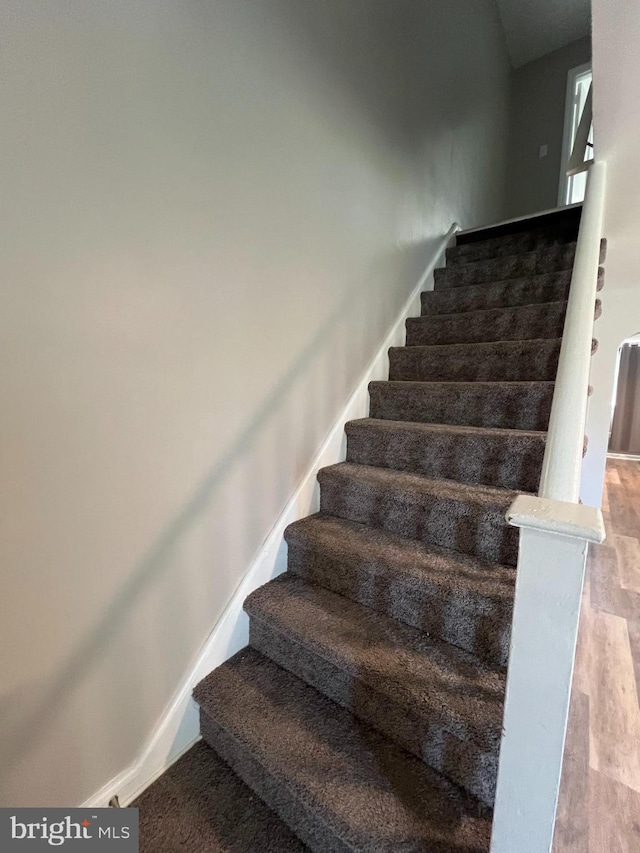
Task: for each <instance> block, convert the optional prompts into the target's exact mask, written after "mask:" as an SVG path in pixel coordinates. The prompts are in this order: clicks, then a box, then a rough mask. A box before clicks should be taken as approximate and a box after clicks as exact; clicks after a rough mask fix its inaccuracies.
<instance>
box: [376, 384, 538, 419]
mask: <svg viewBox="0 0 640 853" xmlns="http://www.w3.org/2000/svg"><path fill="white" fill-rule="evenodd" d="M553 388H554V383H553V382H383V381H375V382H371V383H369V400H370V402H369V416H370V417H372V418H380V419H383V420H392V421H402V420H405V421H419V422H422V423H439V424H451V425H454V426H478V427H498V428H502V429H524V430H546V429H547V425H548V423H549V414H550V412H551V401H552V398H553Z"/></svg>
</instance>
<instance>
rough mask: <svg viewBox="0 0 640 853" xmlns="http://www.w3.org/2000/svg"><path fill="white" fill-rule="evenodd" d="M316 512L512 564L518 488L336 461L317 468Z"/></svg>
mask: <svg viewBox="0 0 640 853" xmlns="http://www.w3.org/2000/svg"><path fill="white" fill-rule="evenodd" d="M318 480H319V482H320V511H321V512H322V513H325V514H327V515H335V516H338V517H339V518H346V519H348V520H349V521H356V522H358V523H360V524H368V525H369V526H370V527H377V528H380V529H382V530H388V531H389V532H390V533H397V534H399V535H400V536H406V537H407V538H408V539H417V540H418V541H421V542H428V543H430V544H432V545H439V546H440V547H442V548H450V549H451V550H453V551H459V552H460V553H462V554H472V555H473V556H476V557H479V558H480V559H483V560H491V561H492V562H496V563H504V564H506V565H510V566H515V564H516V561H517V557H518V530H517V528H515V527H510V526H509V525H508V524H507V522H506V520H505V513H506V512H507V509H508V508H509V507H510V506H511V504H512V503H513V501H514V500H515V499H516V497H517V496H518V494H519V492H516V491H513V490H511V489H499V488H496V487H495V486H480V485H467V484H464V483H455V482H453V481H451V480H432V479H429V478H428V477H422V476H420V475H418V474H408V473H406V472H404V471H393V470H391V469H389V468H374V467H372V466H369V465H356V464H354V463H352V462H340V463H339V464H338V465H331V466H330V467H328V468H322V469H321V470H320V471H319V472H318Z"/></svg>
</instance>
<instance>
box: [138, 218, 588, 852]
mask: <svg viewBox="0 0 640 853" xmlns="http://www.w3.org/2000/svg"><path fill="white" fill-rule="evenodd" d="M579 213H580V212H579V210H574V211H572V212H570V213H567V214H566V215H565V216H558V214H553V215H551V216H550V217H548V218H546V219H540V218H538V219H536V220H535V221H532V222H531V223H529V227H528V228H527V223H524V224H523V223H519V224H516V225H515V226H514V225H512V226H510V227H507V228H506V229H502V230H498V232H497V233H496V230H495V229H493V230H489V231H486V232H484V233H483V232H474V233H473V234H471V235H467V236H466V237H464V238H463V239H461V240H459V244H458V245H457V246H455V247H454V248H451V249H448V250H447V264H446V267H445V268H443V269H439V270H436V272H435V289H434V290H433V291H429V292H425V293H423V294H422V313H421V316H420V317H417V318H412V319H410V320H408V321H407V339H406V346H404V347H398V348H393V349H391V351H390V353H389V361H390V368H389V380H388V381H386V382H373V383H371V386H370V400H371V403H370V417H369V418H366V419H364V420H359V421H353V422H351V423H348V424H347V425H346V433H347V458H346V461H345V462H343V463H341V464H338V465H334V466H331V467H329V468H325V469H324V470H322V471H321V472H320V474H319V481H320V487H321V508H320V512H319V513H318V514H317V515H313V516H310V517H308V518H305V519H302V520H301V521H297V522H295V523H294V524H292V525H291V526H290V527H289V528H288V529H287V531H286V540H287V543H288V549H289V550H288V571H287V572H286V573H285V574H284V575H281V576H280V577H278V578H276V579H275V580H273V581H271V582H270V583H268V584H267V585H266V586H264V587H262V588H260V589H258V590H256V591H255V592H254V593H252V594H251V595H250V596H249V597H248V599H247V601H246V604H245V609H246V611H247V613H248V614H249V617H250V645H249V647H247V648H246V649H243V650H242V651H241V652H239V653H238V654H236V655H235V656H234V657H233V658H231V659H230V660H228V661H227V662H226V663H225V664H224V665H223V666H221V667H219V668H218V669H217V670H215V671H214V672H212V673H211V674H210V675H209V676H208V677H207V678H206V679H205V680H204V681H202V682H201V683H200V684H199V685H198V686H197V688H196V690H195V694H194V695H195V698H196V700H197V702H198V703H199V705H200V708H201V731H202V736H203V739H204V743H200V744H198V745H197V746H196V747H195V748H194V749H193V750H192V751H191V752H190V753H188V754H187V755H186V756H185V757H183V758H182V759H181V760H180V762H178V764H177V765H175V766H174V767H173V768H171V770H169V771H168V772H167V773H166V774H165V776H164V777H162V778H161V779H160V780H159V782H157V783H155V785H153V786H152V787H151V788H150V789H149V790H148V791H147V792H145V794H143V795H142V797H141V798H140V800H139V801H138V802H137V803H135V804H134V805H138V806H139V807H140V810H141V812H140V820H141V831H140V832H141V850H143V851H145V850H149V851H151V850H154V851H160V850H166V851H169V850H171V851H173V850H176V851H177V850H185V851H186V850H188V851H200V850H208V851H212V850H215V851H217V850H225V851H226V850H233V851H261V853H262V852H263V851H285V850H286V851H302V850H305V849H309V850H312V851H323V853H324V851H331V853H338V851H344V853H347V851H348V853H354V852H355V851H367V853H383V852H384V853H399V851H403V853H409V852H410V851H411V853H413V852H414V851H416V853H417V851H431V853H453V851H456V853H463V851H464V853H476V851H478V853H480V851H488V849H489V844H490V834H491V816H492V811H491V810H492V805H493V799H494V795H495V785H496V775H497V763H498V752H499V746H500V738H501V726H502V710H503V699H504V690H505V680H506V666H507V661H508V653H509V634H510V626H511V615H512V607H513V597H514V582H515V566H516V562H517V554H518V531H517V530H516V529H515V528H512V527H509V526H508V525H507V523H506V521H505V512H506V510H507V509H508V507H509V506H510V505H511V504H512V502H513V500H514V498H515V497H516V496H517V494H518V493H521V492H536V491H537V488H538V482H539V478H540V471H541V466H542V460H543V455H544V449H545V440H546V433H545V430H546V427H547V422H548V418H549V412H550V407H551V401H552V395H553V389H554V379H555V374H556V368H557V364H558V356H559V349H560V341H561V336H562V330H563V322H564V314H565V310H566V304H567V302H566V300H567V294H568V289H569V283H570V276H571V268H572V264H573V258H574V252H575V240H576V236H577V228H578V219H579ZM532 224H533V226H534V227H531V226H532ZM518 229H519V230H518ZM525 229H526V230H525ZM252 792H253V793H255V794H257V798H256V797H255V796H253V794H252ZM167 801H169V802H170V803H172V804H173V808H172V809H169V808H168V807H167ZM185 821H187V823H188V828H185V827H187V823H185Z"/></svg>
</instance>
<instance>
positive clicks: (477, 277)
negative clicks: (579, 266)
mask: <svg viewBox="0 0 640 853" xmlns="http://www.w3.org/2000/svg"><path fill="white" fill-rule="evenodd" d="M575 250H576V244H575V243H565V244H564V245H561V246H554V247H551V248H549V249H539V250H537V251H534V252H522V253H519V254H515V255H506V256H504V257H499V258H487V259H483V260H480V261H473V262H471V263H468V264H456V265H454V266H451V267H441V268H440V269H436V270H434V280H435V282H436V286H437V287H464V286H466V285H469V284H478V283H480V282H489V281H502V280H503V279H509V278H521V277H522V276H529V275H540V274H541V273H550V272H559V271H560V270H567V269H571V267H572V266H573V259H574V256H575Z"/></svg>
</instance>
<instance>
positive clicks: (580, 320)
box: [538, 161, 606, 503]
mask: <svg viewBox="0 0 640 853" xmlns="http://www.w3.org/2000/svg"><path fill="white" fill-rule="evenodd" d="M605 176H606V165H605V163H604V162H602V161H598V162H595V163H593V165H592V166H591V168H590V169H589V173H588V175H587V190H586V194H585V201H584V205H583V208H582V218H581V221H580V230H579V233H578V243H577V246H576V254H575V260H574V264H573V273H572V276H571V288H570V291H569V302H568V305H567V314H566V319H565V323H564V332H563V336H562V344H561V348H560V360H559V362H558V372H557V374H556V384H555V391H554V395H553V404H552V407H551V416H550V418H549V431H548V437H547V446H546V450H545V455H544V462H543V465H542V476H541V479H540V489H539V492H538V494H539V496H540V497H542V498H552V499H554V500H559V501H570V502H572V503H575V502H577V501H578V499H579V496H580V473H581V469H582V456H583V448H584V429H585V423H586V413H587V392H588V387H589V370H590V367H591V341H592V336H593V321H594V310H595V303H596V291H597V286H598V266H599V264H600V240H601V237H602V225H603V217H604V193H605Z"/></svg>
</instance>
